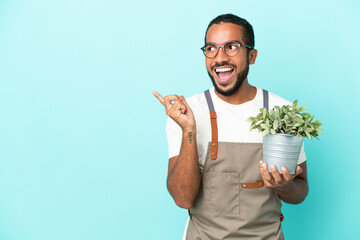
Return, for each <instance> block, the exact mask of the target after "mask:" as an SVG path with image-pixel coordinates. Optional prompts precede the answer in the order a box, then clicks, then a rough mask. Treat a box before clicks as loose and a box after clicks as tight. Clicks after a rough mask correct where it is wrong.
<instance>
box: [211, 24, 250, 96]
mask: <svg viewBox="0 0 360 240" xmlns="http://www.w3.org/2000/svg"><path fill="white" fill-rule="evenodd" d="M229 41H238V42H240V43H242V44H245V43H244V41H243V29H242V27H241V26H238V25H236V24H233V23H220V24H214V25H212V26H211V27H210V28H209V30H208V32H207V35H206V43H214V44H216V45H222V44H224V43H226V42H229ZM205 64H206V68H207V71H208V74H209V76H210V78H211V80H212V82H213V84H214V87H215V90H216V91H217V92H218V93H220V94H221V95H224V96H230V95H232V94H234V93H235V92H237V90H238V89H239V88H240V86H241V84H242V83H243V81H244V80H245V79H246V77H247V74H248V71H249V57H248V54H247V49H246V47H243V46H242V47H240V49H239V53H238V54H237V55H235V56H233V57H229V56H227V55H226V54H225V53H224V51H223V49H222V48H219V51H218V54H217V55H216V57H214V58H205Z"/></svg>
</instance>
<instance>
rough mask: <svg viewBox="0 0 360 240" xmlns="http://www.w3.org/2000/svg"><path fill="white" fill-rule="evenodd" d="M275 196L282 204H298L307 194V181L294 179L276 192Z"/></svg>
mask: <svg viewBox="0 0 360 240" xmlns="http://www.w3.org/2000/svg"><path fill="white" fill-rule="evenodd" d="M276 192H277V194H278V195H279V197H280V198H281V200H283V201H284V202H287V203H291V204H299V203H302V202H303V201H304V200H305V197H306V195H307V194H308V192H309V187H308V184H307V181H305V180H304V179H302V178H294V179H293V180H292V181H291V182H289V183H288V184H287V185H285V186H283V187H282V188H280V189H277V190H276Z"/></svg>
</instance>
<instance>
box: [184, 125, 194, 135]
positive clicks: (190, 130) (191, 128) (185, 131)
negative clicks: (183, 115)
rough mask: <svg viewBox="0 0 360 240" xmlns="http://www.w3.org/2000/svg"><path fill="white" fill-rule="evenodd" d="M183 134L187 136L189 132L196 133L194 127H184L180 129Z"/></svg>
mask: <svg viewBox="0 0 360 240" xmlns="http://www.w3.org/2000/svg"><path fill="white" fill-rule="evenodd" d="M182 131H183V134H187V133H189V132H192V133H194V134H195V132H196V127H195V126H188V127H184V128H182Z"/></svg>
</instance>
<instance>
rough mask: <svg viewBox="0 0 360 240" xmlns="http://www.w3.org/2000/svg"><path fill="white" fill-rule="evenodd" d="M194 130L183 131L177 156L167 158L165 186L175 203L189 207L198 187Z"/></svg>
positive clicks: (197, 163) (192, 203) (198, 174)
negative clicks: (167, 166) (167, 168)
mask: <svg viewBox="0 0 360 240" xmlns="http://www.w3.org/2000/svg"><path fill="white" fill-rule="evenodd" d="M195 133H196V131H195V130H192V131H190V130H188V131H183V140H182V144H181V149H180V154H179V156H176V157H173V158H170V159H169V170H168V178H167V188H168V190H169V193H170V195H171V196H172V197H173V198H174V200H175V203H176V204H177V205H178V206H179V207H182V208H186V209H190V208H191V207H192V206H193V205H194V202H195V199H196V197H197V195H198V193H199V189H200V180H201V175H200V168H199V161H198V154H197V147H196V136H195Z"/></svg>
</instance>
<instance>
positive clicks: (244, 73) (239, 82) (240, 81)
mask: <svg viewBox="0 0 360 240" xmlns="http://www.w3.org/2000/svg"><path fill="white" fill-rule="evenodd" d="M222 65H227V63H222ZM207 72H208V74H209V77H210V79H211V81H212V83H213V85H214V87H215V90H216V92H218V93H220V94H221V95H223V96H226V97H228V96H231V95H233V94H234V93H236V92H237V91H238V90H239V88H240V87H241V85H242V84H243V82H244V81H245V79H246V77H247V75H248V73H249V63H248V62H247V64H246V67H245V69H244V70H243V71H242V72H240V73H239V74H238V75H237V77H236V82H235V85H234V86H233V87H232V88H230V89H229V90H227V91H223V90H221V89H220V88H219V86H218V85H217V84H216V82H215V79H214V77H213V75H211V74H210V72H209V71H207ZM215 74H216V73H215Z"/></svg>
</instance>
